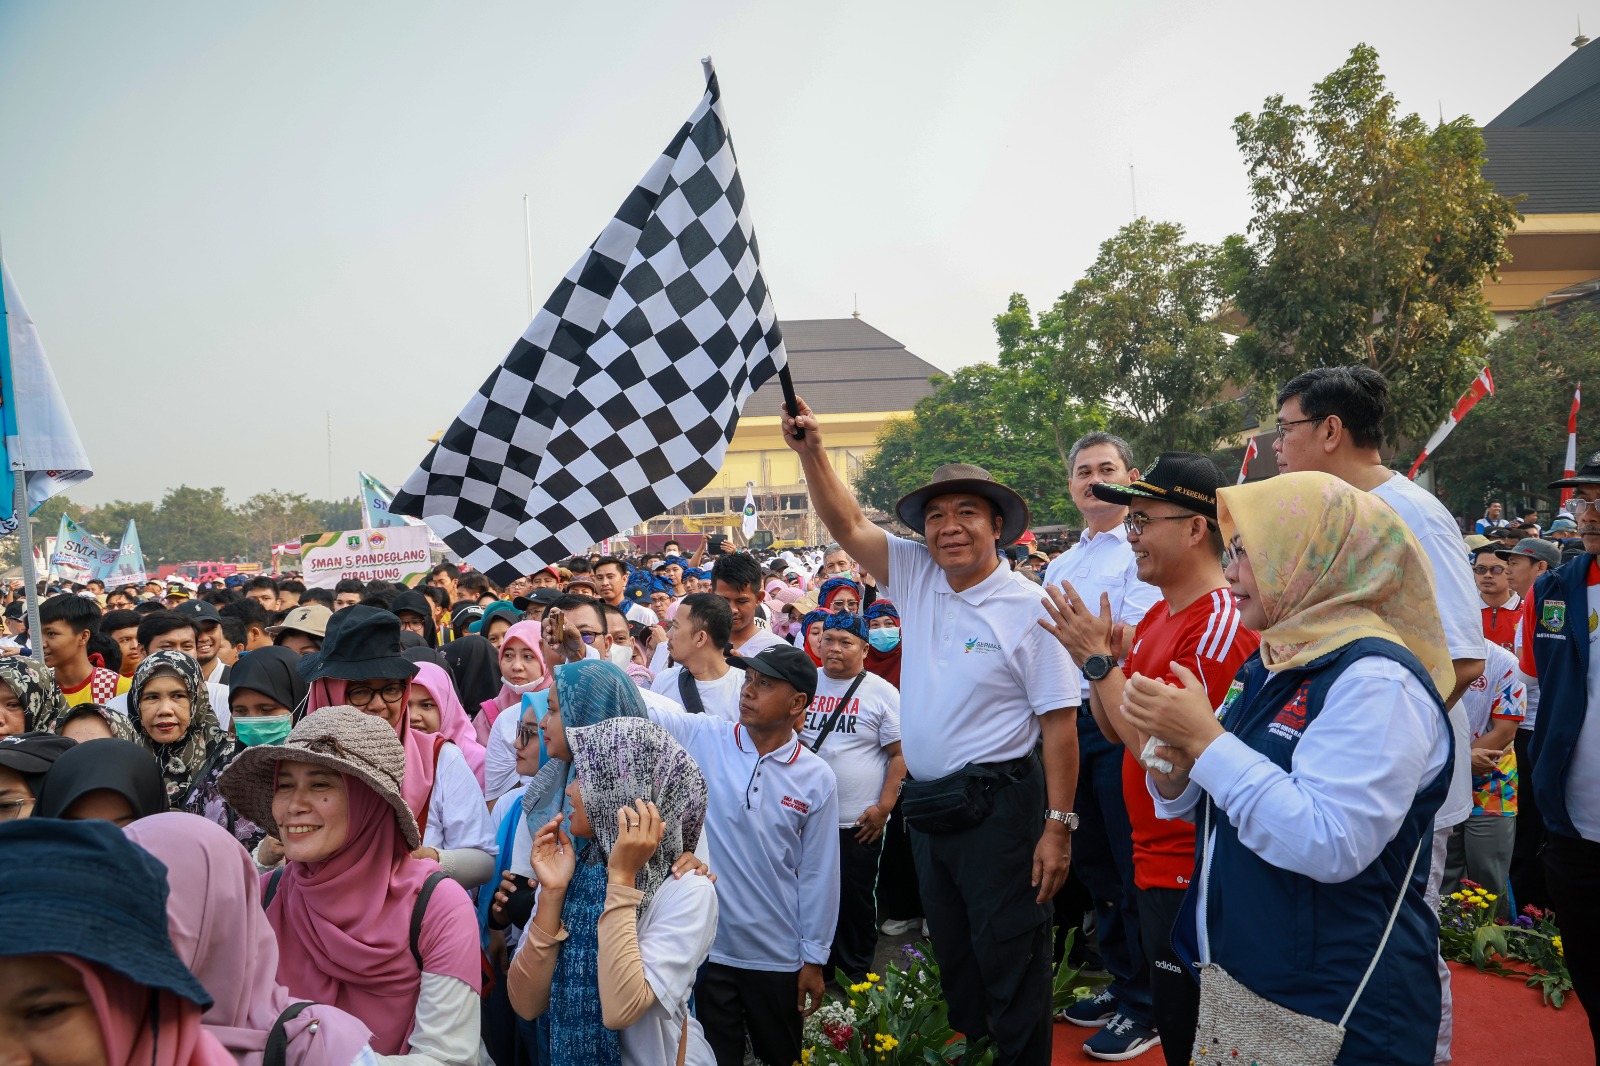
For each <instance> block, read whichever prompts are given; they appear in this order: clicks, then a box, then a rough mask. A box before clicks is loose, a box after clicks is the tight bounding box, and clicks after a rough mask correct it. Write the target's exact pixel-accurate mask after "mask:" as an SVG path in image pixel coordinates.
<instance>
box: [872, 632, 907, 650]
mask: <svg viewBox="0 0 1600 1066" xmlns="http://www.w3.org/2000/svg"><path fill="white" fill-rule="evenodd" d="M867 643H868V644H871V645H872V646H873V647H874V648H877V649H878V650H879V651H894V650H895V649H896V648H898V647H899V646H900V627H899V626H888V627H886V628H883V629H869V630H867Z"/></svg>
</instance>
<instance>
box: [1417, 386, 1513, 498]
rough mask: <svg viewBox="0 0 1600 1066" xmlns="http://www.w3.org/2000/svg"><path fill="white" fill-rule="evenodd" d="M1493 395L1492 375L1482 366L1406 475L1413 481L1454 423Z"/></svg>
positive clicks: (1448, 433)
mask: <svg viewBox="0 0 1600 1066" xmlns="http://www.w3.org/2000/svg"><path fill="white" fill-rule="evenodd" d="M1493 395H1494V375H1492V374H1490V373H1489V368H1488V367H1484V368H1483V369H1482V370H1480V371H1478V376H1477V377H1476V378H1474V379H1473V381H1472V385H1471V386H1470V387H1469V388H1468V389H1467V391H1466V392H1464V393H1462V395H1461V399H1459V400H1457V401H1456V405H1455V407H1453V408H1451V410H1450V413H1449V414H1448V415H1446V416H1445V420H1444V421H1443V422H1442V423H1440V425H1439V428H1438V429H1436V430H1434V431H1433V436H1431V437H1429V438H1428V443H1426V444H1424V445H1423V446H1422V454H1421V455H1418V456H1417V461H1416V462H1414V463H1412V464H1411V469H1410V470H1408V471H1406V477H1408V478H1410V479H1411V480H1413V481H1415V480H1416V478H1417V471H1418V470H1421V469H1422V464H1423V463H1425V462H1427V460H1428V456H1429V455H1431V454H1432V453H1433V450H1434V449H1435V448H1437V447H1439V445H1441V444H1443V443H1444V439H1445V438H1446V437H1448V436H1449V435H1450V433H1451V431H1452V430H1454V429H1455V428H1456V425H1457V424H1458V423H1460V421H1461V420H1462V419H1463V418H1465V417H1467V412H1468V411H1470V410H1472V408H1473V407H1474V406H1475V405H1476V404H1477V402H1478V401H1479V400H1481V399H1483V398H1484V397H1485V396H1493Z"/></svg>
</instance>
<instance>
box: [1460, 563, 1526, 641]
mask: <svg viewBox="0 0 1600 1066" xmlns="http://www.w3.org/2000/svg"><path fill="white" fill-rule="evenodd" d="M1501 550H1502V549H1501V548H1500V543H1499V542H1498V541H1489V542H1488V543H1485V544H1481V545H1479V546H1478V547H1476V548H1474V549H1473V550H1472V576H1473V578H1474V579H1475V580H1476V581H1477V584H1478V595H1479V597H1480V598H1482V600H1483V636H1484V639H1486V640H1488V641H1489V642H1491V643H1493V644H1498V645H1500V647H1502V648H1504V649H1505V650H1506V651H1512V650H1513V649H1515V648H1516V646H1517V628H1518V627H1519V626H1520V625H1521V624H1522V597H1521V596H1519V595H1517V592H1516V590H1515V589H1513V588H1512V587H1511V577H1510V573H1509V568H1508V567H1507V566H1506V563H1505V561H1504V560H1502V559H1500V558H1499V557H1498V555H1497V552H1499V551H1501Z"/></svg>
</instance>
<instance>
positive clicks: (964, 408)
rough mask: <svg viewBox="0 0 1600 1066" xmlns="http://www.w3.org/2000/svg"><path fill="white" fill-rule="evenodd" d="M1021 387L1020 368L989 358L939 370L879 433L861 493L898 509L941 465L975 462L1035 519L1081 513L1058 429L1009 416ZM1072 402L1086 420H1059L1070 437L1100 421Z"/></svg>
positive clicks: (1066, 518)
mask: <svg viewBox="0 0 1600 1066" xmlns="http://www.w3.org/2000/svg"><path fill="white" fill-rule="evenodd" d="M1016 387H1017V382H1016V374H1015V373H1014V372H1012V371H1009V370H1006V369H1003V368H1001V367H996V366H991V365H989V364H987V363H978V364H974V365H973V366H967V367H962V368H961V369H960V370H957V371H956V372H955V374H954V375H952V376H950V377H940V378H935V379H934V391H933V393H932V394H931V395H928V396H925V397H923V398H922V399H921V400H918V401H917V405H916V407H915V408H914V409H913V413H912V415H911V416H910V417H908V418H900V419H892V420H891V421H890V422H888V423H887V424H886V425H885V426H884V427H883V430H882V431H881V432H880V433H879V435H878V448H877V451H875V452H874V453H873V454H872V456H871V457H870V458H869V459H868V460H867V461H866V462H865V463H864V464H862V468H861V473H860V475H859V476H858V477H857V479H856V494H857V497H858V498H859V499H860V500H861V502H862V503H863V504H864V505H866V506H868V507H873V508H876V509H878V510H880V511H882V512H884V513H885V514H889V515H892V514H894V505H895V502H896V501H897V500H899V499H900V497H901V496H904V495H905V494H906V493H907V492H910V491H911V490H912V489H914V488H916V487H917V486H918V485H922V484H924V483H926V482H927V480H928V478H929V476H930V475H932V473H933V472H934V470H936V469H937V468H939V467H940V466H943V465H944V464H946V463H973V464H975V465H977V466H981V467H983V468H985V469H986V470H988V471H989V473H991V474H993V475H994V476H995V479H996V480H998V481H1001V482H1003V483H1005V484H1007V485H1009V486H1011V487H1012V488H1013V489H1015V490H1017V492H1019V493H1021V494H1022V497H1023V499H1025V500H1027V501H1028V507H1029V510H1030V511H1031V512H1032V514H1033V521H1034V524H1035V525H1052V524H1056V523H1070V522H1076V521H1078V520H1079V516H1078V511H1077V508H1075V507H1073V506H1072V501H1071V499H1070V497H1069V496H1068V492H1067V475H1066V465H1065V463H1064V462H1063V460H1062V458H1061V455H1060V453H1059V451H1058V450H1057V447H1056V443H1055V441H1056V430H1055V429H1053V428H1051V427H1048V426H1043V425H1040V424H1038V423H1037V422H1014V421H1011V420H1010V419H1009V418H1008V412H1007V402H1008V401H1007V398H1008V396H1010V395H1011V394H1012V393H1013V391H1014V390H1015V389H1016ZM1074 410H1078V411H1079V417H1080V418H1081V419H1082V421H1081V423H1080V427H1081V428H1078V429H1076V430H1071V429H1070V427H1068V426H1067V425H1066V423H1065V421H1064V420H1063V421H1062V423H1061V426H1062V428H1063V429H1066V430H1067V431H1068V432H1070V434H1071V438H1070V439H1069V443H1070V440H1071V439H1076V437H1077V436H1078V435H1080V434H1081V433H1084V432H1087V431H1088V430H1089V429H1093V428H1095V424H1096V423H1095V422H1094V419H1093V416H1092V414H1090V413H1087V412H1082V411H1081V409H1078V408H1074Z"/></svg>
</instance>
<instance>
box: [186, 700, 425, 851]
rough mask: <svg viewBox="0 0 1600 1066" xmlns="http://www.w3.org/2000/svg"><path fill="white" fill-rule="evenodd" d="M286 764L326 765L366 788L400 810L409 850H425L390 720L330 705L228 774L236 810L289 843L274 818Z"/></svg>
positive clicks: (226, 794)
mask: <svg viewBox="0 0 1600 1066" xmlns="http://www.w3.org/2000/svg"><path fill="white" fill-rule="evenodd" d="M280 762H305V763H312V764H314V765H316V766H326V767H327V768H328V769H330V770H337V771H338V772H339V773H341V774H346V775H348V776H350V777H353V778H355V779H356V780H358V781H360V782H362V783H363V784H365V785H366V786H367V787H368V788H370V789H372V791H374V792H376V793H377V794H378V795H379V796H381V797H382V798H383V800H384V802H385V803H387V804H388V805H389V806H390V807H392V808H393V809H394V817H395V820H396V821H397V822H399V823H400V835H401V836H403V837H404V838H405V841H406V848H407V850H409V851H415V850H416V849H417V848H419V847H421V846H422V833H421V831H420V830H418V828H417V819H416V816H415V815H413V814H412V813H411V808H410V807H408V806H407V805H406V801H405V797H404V796H402V795H401V794H400V781H401V779H402V778H404V777H405V774H406V749H405V747H404V745H402V744H401V743H400V736H399V734H397V733H396V732H395V731H394V727H393V726H391V725H390V724H389V723H388V722H386V721H385V720H384V719H382V718H380V717H378V716H377V715H372V714H365V713H363V712H361V711H358V710H356V708H354V707H324V708H322V709H321V710H319V711H313V712H312V713H311V714H308V715H306V716H305V717H304V718H303V719H301V720H300V724H299V725H297V726H295V727H294V731H293V732H291V733H290V734H289V736H288V737H287V738H286V739H285V740H284V742H283V743H282V744H263V745H261V746H259V747H254V748H246V749H244V751H242V752H240V753H239V755H238V756H237V757H236V758H235V759H234V760H233V765H231V766H229V767H228V768H227V769H226V770H224V771H223V772H222V776H221V777H219V778H218V779H217V787H218V788H219V789H221V791H222V797H223V799H225V800H227V801H228V802H229V803H230V804H232V805H233V809H234V810H236V811H238V812H239V813H240V814H242V815H244V816H245V817H246V818H248V819H250V820H251V821H252V822H254V823H256V824H257V825H259V826H261V827H262V828H264V829H266V830H267V832H269V833H271V834H272V835H273V836H275V837H277V838H278V839H279V840H282V839H283V834H282V832H281V831H280V830H279V829H278V823H277V820H276V819H274V818H273V817H272V793H273V791H274V789H275V788H276V787H277V783H278V764H279V763H280Z"/></svg>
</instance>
